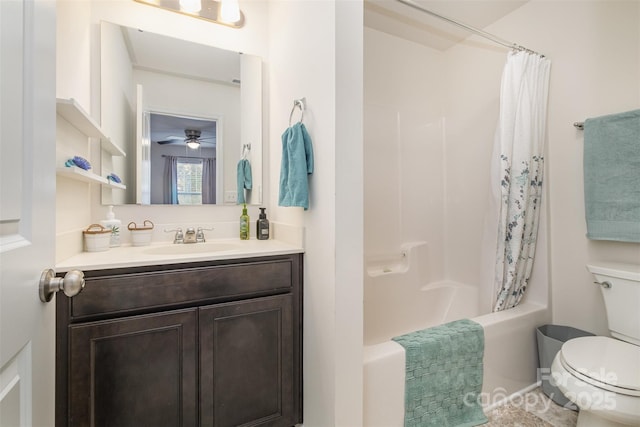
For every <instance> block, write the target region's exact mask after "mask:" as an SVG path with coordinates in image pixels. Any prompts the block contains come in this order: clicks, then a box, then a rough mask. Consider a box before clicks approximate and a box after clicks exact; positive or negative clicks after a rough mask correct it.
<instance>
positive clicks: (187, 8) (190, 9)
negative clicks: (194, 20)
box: [179, 0, 202, 13]
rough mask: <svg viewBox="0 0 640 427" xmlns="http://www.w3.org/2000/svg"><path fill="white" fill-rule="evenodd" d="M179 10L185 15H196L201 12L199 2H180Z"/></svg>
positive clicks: (183, 0) (186, 0)
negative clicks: (185, 13)
mask: <svg viewBox="0 0 640 427" xmlns="http://www.w3.org/2000/svg"><path fill="white" fill-rule="evenodd" d="M179 4H180V10H182V11H183V12H187V13H198V12H200V11H201V10H202V1H201V0H180V2H179Z"/></svg>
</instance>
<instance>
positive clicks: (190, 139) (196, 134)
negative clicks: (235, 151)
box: [157, 129, 215, 150]
mask: <svg viewBox="0 0 640 427" xmlns="http://www.w3.org/2000/svg"><path fill="white" fill-rule="evenodd" d="M184 134H185V136H184V137H181V136H168V137H167V138H165V139H164V140H162V141H157V143H158V144H180V143H184V144H186V145H187V147H189V148H191V149H192V150H196V149H198V148H200V144H215V141H207V140H208V139H213V140H215V137H209V138H200V135H201V134H202V132H201V131H199V130H197V129H185V130H184Z"/></svg>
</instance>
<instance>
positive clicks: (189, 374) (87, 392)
mask: <svg viewBox="0 0 640 427" xmlns="http://www.w3.org/2000/svg"><path fill="white" fill-rule="evenodd" d="M196 310H197V309H195V308H194V309H189V310H179V311H169V312H166V313H161V314H154V315H147V316H132V317H127V318H121V319H117V320H108V321H100V322H92V323H85V324H82V325H75V326H70V327H69V351H70V357H69V364H70V365H69V399H70V401H69V425H70V426H83V427H84V426H96V427H98V426H105V427H107V426H110V427H113V426H118V427H126V426H131V427H143V426H150V427H151V426H154V427H157V426H195V425H196V424H197V409H196V405H197V396H198V390H197V373H196V367H197V360H198V359H197V357H198V354H197V332H196V331H197V311H196Z"/></svg>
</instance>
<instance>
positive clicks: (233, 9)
mask: <svg viewBox="0 0 640 427" xmlns="http://www.w3.org/2000/svg"><path fill="white" fill-rule="evenodd" d="M220 17H221V18H222V20H223V21H225V22H238V21H239V20H240V4H239V3H238V0H221V2H220Z"/></svg>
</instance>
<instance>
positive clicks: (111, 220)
mask: <svg viewBox="0 0 640 427" xmlns="http://www.w3.org/2000/svg"><path fill="white" fill-rule="evenodd" d="M100 225H102V226H103V227H104V228H108V229H110V230H111V239H110V240H109V246H110V247H112V248H115V247H117V246H120V227H121V226H122V221H120V220H119V219H116V215H115V214H114V213H113V206H109V212H107V219H103V220H102V221H100Z"/></svg>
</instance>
